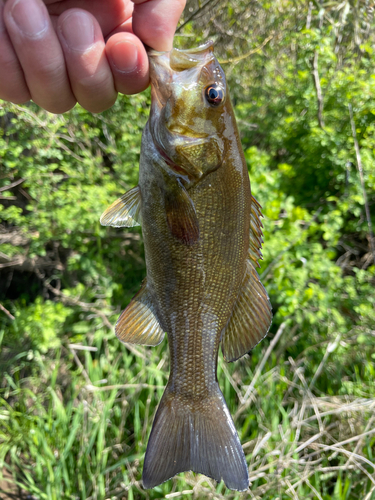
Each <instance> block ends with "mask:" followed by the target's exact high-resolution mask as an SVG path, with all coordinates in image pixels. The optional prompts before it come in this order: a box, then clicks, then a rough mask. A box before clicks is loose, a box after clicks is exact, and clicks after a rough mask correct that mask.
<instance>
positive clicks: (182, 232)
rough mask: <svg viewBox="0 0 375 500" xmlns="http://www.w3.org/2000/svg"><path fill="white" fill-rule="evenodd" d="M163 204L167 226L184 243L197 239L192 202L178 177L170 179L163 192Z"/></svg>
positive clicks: (196, 219)
mask: <svg viewBox="0 0 375 500" xmlns="http://www.w3.org/2000/svg"><path fill="white" fill-rule="evenodd" d="M164 206H165V212H166V216H167V223H168V227H169V229H170V231H171V233H172V234H173V236H175V237H176V238H177V239H179V240H180V241H181V242H182V243H184V244H185V245H193V244H194V243H196V242H197V241H198V239H199V224H198V217H197V214H196V211H195V207H194V203H193V201H192V199H191V198H190V196H189V195H188V193H187V191H186V189H185V188H184V186H183V185H182V184H181V183H180V181H179V180H178V179H173V180H172V179H170V180H169V182H168V187H167V189H166V190H165V193H164Z"/></svg>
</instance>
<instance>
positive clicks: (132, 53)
mask: <svg viewBox="0 0 375 500" xmlns="http://www.w3.org/2000/svg"><path fill="white" fill-rule="evenodd" d="M109 53H110V56H111V60H112V63H113V64H114V66H116V68H117V69H118V70H119V71H121V72H123V73H131V72H132V71H135V70H136V69H137V66H138V47H137V46H136V45H134V43H131V42H128V41H125V40H122V41H121V42H117V43H115V44H114V45H112V47H111V49H110V51H109Z"/></svg>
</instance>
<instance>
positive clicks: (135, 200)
mask: <svg viewBox="0 0 375 500" xmlns="http://www.w3.org/2000/svg"><path fill="white" fill-rule="evenodd" d="M140 209H141V190H140V189H139V186H136V187H134V188H133V189H131V190H130V191H128V192H127V193H125V194H123V195H122V196H121V197H120V198H118V199H117V200H116V201H115V202H114V203H112V205H110V206H109V207H108V208H107V210H105V211H104V212H103V214H102V216H101V217H100V224H101V225H102V226H113V227H134V226H139V225H140Z"/></svg>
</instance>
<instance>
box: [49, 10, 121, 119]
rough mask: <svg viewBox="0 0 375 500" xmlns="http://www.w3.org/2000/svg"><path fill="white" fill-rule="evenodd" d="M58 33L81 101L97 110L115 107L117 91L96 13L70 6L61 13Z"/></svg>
mask: <svg viewBox="0 0 375 500" xmlns="http://www.w3.org/2000/svg"><path fill="white" fill-rule="evenodd" d="M57 33H58V37H59V40H60V42H61V46H62V48H63V51H64V55H65V62H66V66H67V70H68V74H69V80H70V84H71V88H72V90H73V93H74V95H75V98H76V99H77V101H78V102H79V103H80V104H81V106H83V107H84V108H85V109H87V110H89V111H91V112H93V113H98V112H100V111H103V110H105V109H108V108H109V107H111V106H112V105H113V104H114V103H115V101H116V97H117V92H116V89H115V85H114V81H113V77H112V72H111V68H110V66H109V63H108V60H107V57H106V54H105V42H104V39H103V35H102V31H101V29H100V26H99V24H98V22H97V21H96V19H95V18H94V16H93V15H92V14H90V13H88V12H86V11H84V10H81V9H70V10H68V11H67V12H64V13H63V14H62V15H61V16H60V17H59V19H58V24H57Z"/></svg>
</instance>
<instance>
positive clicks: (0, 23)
mask: <svg viewBox="0 0 375 500" xmlns="http://www.w3.org/2000/svg"><path fill="white" fill-rule="evenodd" d="M3 12H4V4H3V2H2V0H0V47H1V50H0V68H1V78H0V98H1V99H4V100H6V101H11V102H14V103H16V104H21V103H24V102H27V101H29V100H30V98H31V96H30V92H29V89H28V88H27V85H26V80H25V77H24V75H23V71H22V68H21V65H20V63H19V62H18V58H17V55H16V53H15V51H14V49H13V46H12V43H11V41H10V39H9V36H8V33H7V31H6V26H5V23H4V18H3Z"/></svg>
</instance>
